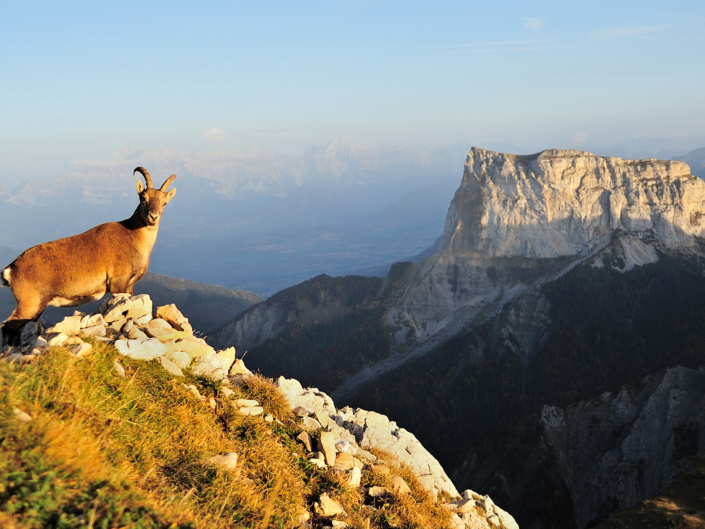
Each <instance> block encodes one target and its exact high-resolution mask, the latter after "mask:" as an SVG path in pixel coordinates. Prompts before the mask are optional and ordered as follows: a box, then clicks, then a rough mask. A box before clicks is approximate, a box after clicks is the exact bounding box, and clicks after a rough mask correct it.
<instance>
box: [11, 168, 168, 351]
mask: <svg viewBox="0 0 705 529" xmlns="http://www.w3.org/2000/svg"><path fill="white" fill-rule="evenodd" d="M137 171H139V172H141V173H142V174H143V175H144V177H145V180H146V181H147V188H146V189H145V188H144V186H143V185H142V182H141V181H138V182H137V193H138V195H139V197H140V205H139V206H137V209H136V210H135V212H134V213H133V214H132V216H131V217H130V218H129V219H126V220H123V221H121V222H108V223H106V224H101V225H99V226H96V227H95V228H91V229H90V230H88V231H86V232H84V233H81V234H79V235H74V236H73V237H66V238H65V239H58V240H56V241H51V242H47V243H44V244H40V245H38V246H34V247H32V248H30V249H29V250H27V251H25V252H24V253H23V254H22V255H20V256H19V257H18V258H17V259H15V260H14V261H13V262H12V263H11V264H10V265H9V266H8V267H6V268H5V270H4V271H3V278H4V280H5V281H6V282H9V286H10V288H11V289H12V293H13V294H14V296H15V299H16V300H17V308H16V309H15V310H14V312H13V313H12V314H11V315H10V317H9V318H8V319H7V321H6V322H5V323H3V325H2V330H3V345H4V344H5V343H8V342H9V341H10V339H11V338H12V339H13V341H16V339H17V338H18V335H17V333H18V332H19V330H21V327H23V326H24V324H25V323H26V322H28V321H36V320H37V319H38V318H39V316H40V315H41V314H42V312H43V311H44V309H45V308H46V307H47V306H48V305H54V306H57V307H62V306H63V307H72V306H77V305H82V304H84V303H88V302H89V301H93V300H96V299H100V298H101V297H103V295H105V293H106V292H110V293H111V294H117V293H120V292H126V293H128V294H132V293H133V291H134V284H135V283H136V282H137V281H139V280H140V279H141V278H142V276H144V274H145V273H146V272H147V267H148V266H149V256H150V254H151V252H152V247H153V246H154V243H155V242H156V240H157V231H158V229H159V221H160V220H161V215H162V212H163V210H164V206H165V205H166V204H167V203H168V202H169V201H170V200H171V199H172V198H173V196H174V194H175V193H176V189H172V190H171V191H169V192H165V191H166V188H167V187H168V185H169V184H170V183H171V181H172V180H173V179H174V178H175V177H176V175H172V176H171V177H169V179H168V180H167V181H166V182H165V183H164V185H162V188H161V189H154V188H152V180H151V178H150V176H149V173H148V172H147V171H145V170H144V169H143V168H141V167H138V168H136V169H135V172H137ZM8 272H9V273H8ZM16 335H17V336H16Z"/></svg>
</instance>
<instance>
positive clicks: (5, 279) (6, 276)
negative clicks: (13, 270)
mask: <svg viewBox="0 0 705 529" xmlns="http://www.w3.org/2000/svg"><path fill="white" fill-rule="evenodd" d="M0 285H2V286H4V287H9V286H10V267H9V266H8V267H7V268H5V270H3V271H2V282H0Z"/></svg>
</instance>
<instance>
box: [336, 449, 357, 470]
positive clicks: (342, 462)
mask: <svg viewBox="0 0 705 529" xmlns="http://www.w3.org/2000/svg"><path fill="white" fill-rule="evenodd" d="M354 460H355V458H354V457H353V456H351V455H350V454H349V453H347V452H340V453H339V454H338V455H336V456H335V465H333V468H337V469H338V470H352V469H353V468H355V461H354Z"/></svg>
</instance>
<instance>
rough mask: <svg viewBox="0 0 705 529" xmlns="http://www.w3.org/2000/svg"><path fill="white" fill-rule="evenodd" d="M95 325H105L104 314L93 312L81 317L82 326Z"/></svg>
mask: <svg viewBox="0 0 705 529" xmlns="http://www.w3.org/2000/svg"><path fill="white" fill-rule="evenodd" d="M95 325H101V326H103V327H105V320H104V319H103V315H102V314H93V315H92V316H85V317H84V318H82V319H81V327H82V328H86V327H94V326H95Z"/></svg>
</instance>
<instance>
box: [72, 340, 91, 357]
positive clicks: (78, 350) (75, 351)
mask: <svg viewBox="0 0 705 529" xmlns="http://www.w3.org/2000/svg"><path fill="white" fill-rule="evenodd" d="M68 349H69V353H71V354H72V355H73V356H76V357H78V358H83V357H84V356H87V355H89V354H90V353H92V352H93V346H92V345H91V344H89V343H85V342H81V343H79V344H76V345H72V346H71V347H69V348H68Z"/></svg>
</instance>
